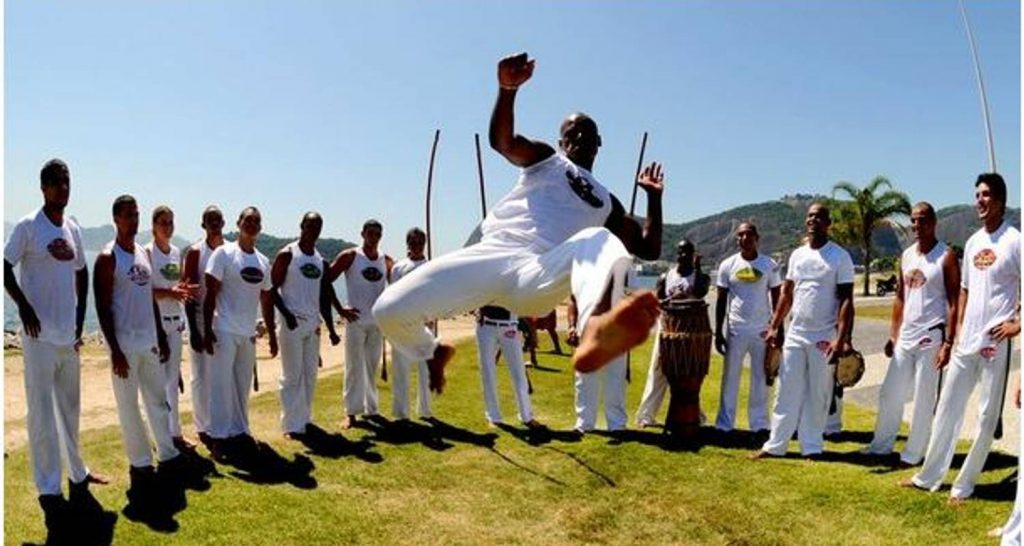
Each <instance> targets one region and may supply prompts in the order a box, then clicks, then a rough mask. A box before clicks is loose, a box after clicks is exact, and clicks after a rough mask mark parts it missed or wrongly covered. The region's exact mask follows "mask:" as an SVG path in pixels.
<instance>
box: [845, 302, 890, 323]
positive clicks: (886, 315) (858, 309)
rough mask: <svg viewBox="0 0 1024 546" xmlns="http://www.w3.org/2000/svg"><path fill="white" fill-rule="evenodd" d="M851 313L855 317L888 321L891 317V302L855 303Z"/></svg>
mask: <svg viewBox="0 0 1024 546" xmlns="http://www.w3.org/2000/svg"><path fill="white" fill-rule="evenodd" d="M853 314H854V315H855V316H856V317H857V318H866V319H874V320H884V321H886V322H888V321H889V320H890V319H891V318H892V304H887V305H855V306H854V308H853Z"/></svg>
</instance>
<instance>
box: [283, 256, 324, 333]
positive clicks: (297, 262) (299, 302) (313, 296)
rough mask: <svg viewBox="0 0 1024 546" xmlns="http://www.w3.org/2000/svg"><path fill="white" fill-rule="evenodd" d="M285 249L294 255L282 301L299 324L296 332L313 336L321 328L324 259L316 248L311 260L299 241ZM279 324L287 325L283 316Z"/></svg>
mask: <svg viewBox="0 0 1024 546" xmlns="http://www.w3.org/2000/svg"><path fill="white" fill-rule="evenodd" d="M285 248H287V249H288V250H289V251H290V252H291V254H292V261H291V263H289V264H288V274H287V275H285V278H284V284H282V285H281V290H280V294H281V299H282V300H284V305H285V307H287V308H288V310H289V311H291V312H292V314H293V315H295V318H296V319H297V320H298V323H299V326H298V328H297V329H296V331H299V332H310V331H312V330H314V329H315V328H316V327H317V326H319V325H320V282H321V278H322V277H323V275H324V259H323V257H321V256H320V252H318V251H317V250H316V247H314V248H313V255H312V256H307V255H306V254H305V253H303V252H302V249H301V248H299V242H298V241H294V242H292V243H289V244H288V246H287V247H285ZM278 322H279V323H280V324H284V318H283V317H280V313H279V314H278ZM286 328H287V326H286Z"/></svg>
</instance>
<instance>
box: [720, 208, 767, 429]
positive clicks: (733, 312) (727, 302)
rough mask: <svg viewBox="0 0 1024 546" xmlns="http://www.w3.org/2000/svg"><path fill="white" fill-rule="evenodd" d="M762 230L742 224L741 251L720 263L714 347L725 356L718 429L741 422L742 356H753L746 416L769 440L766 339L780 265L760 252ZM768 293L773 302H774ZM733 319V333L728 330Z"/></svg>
mask: <svg viewBox="0 0 1024 546" xmlns="http://www.w3.org/2000/svg"><path fill="white" fill-rule="evenodd" d="M758 239H759V236H758V233H757V226H755V225H754V224H752V223H750V222H743V223H742V224H740V225H739V227H738V228H737V229H736V243H737V244H738V245H739V247H740V251H739V252H738V253H736V254H733V255H732V256H729V257H728V258H726V259H725V260H723V261H722V263H721V264H719V265H718V282H717V285H718V299H717V301H716V304H715V347H716V348H717V349H718V352H719V353H721V354H722V355H723V356H724V357H725V366H724V369H723V370H722V391H721V396H720V399H719V406H718V417H717V418H716V419H715V428H717V429H718V430H721V431H725V432H728V431H731V430H732V429H733V425H734V423H735V421H736V398H737V395H738V394H739V389H740V372H741V371H742V369H743V357H744V356H745V355H747V354H749V355H750V398H749V400H748V402H747V418H748V421H749V424H750V430H751V431H753V432H755V433H758V435H761V436H763V437H765V439H767V438H766V437H767V433H768V427H769V426H770V423H769V421H768V385H767V383H766V382H765V376H764V366H763V363H764V354H765V343H764V338H765V336H766V335H768V323H769V321H771V318H772V311H773V310H774V309H775V307H776V306H777V304H778V301H779V286H781V285H782V279H780V278H779V265H778V264H777V263H775V260H773V259H771V258H770V257H768V256H766V255H764V254H761V253H759V252H758V251H757V242H758ZM769 294H770V295H771V301H770V302H769V298H768V296H769ZM727 316H728V318H729V322H728V332H726V329H725V328H724V327H723V323H724V322H725V318H726V317H727Z"/></svg>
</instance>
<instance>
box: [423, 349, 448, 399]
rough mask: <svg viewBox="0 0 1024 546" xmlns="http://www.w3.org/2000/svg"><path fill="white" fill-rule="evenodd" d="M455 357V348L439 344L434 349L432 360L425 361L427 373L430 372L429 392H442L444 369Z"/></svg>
mask: <svg viewBox="0 0 1024 546" xmlns="http://www.w3.org/2000/svg"><path fill="white" fill-rule="evenodd" d="M453 356H455V347H452V346H451V345H445V344H443V343H442V344H440V345H438V346H437V348H436V349H434V358H431V359H430V360H427V371H429V372H430V390H431V391H434V392H436V393H437V394H441V391H443V390H444V384H445V379H444V367H445V366H447V365H448V362H450V361H451V359H452V357H453Z"/></svg>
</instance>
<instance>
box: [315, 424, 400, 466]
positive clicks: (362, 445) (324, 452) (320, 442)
mask: <svg viewBox="0 0 1024 546" xmlns="http://www.w3.org/2000/svg"><path fill="white" fill-rule="evenodd" d="M296 440H297V441H298V442H299V443H301V444H302V445H303V446H305V447H306V449H307V453H308V454H310V455H316V456H319V457H326V458H329V459H340V458H342V457H355V458H356V459H359V460H360V461H364V462H367V463H373V464H377V463H381V462H383V461H384V457H383V456H382V455H381V454H380V453H377V452H375V451H370V450H371V449H373V447H374V444H373V442H371V441H369V440H367V439H365V438H363V439H360V440H359V441H356V442H353V441H352V440H349V439H348V438H345V437H344V436H342V435H341V434H339V433H330V432H327V431H326V430H324V429H322V428H320V427H318V426H316V425H314V424H308V425H306V432H305V433H304V434H302V435H301V436H298V437H297V438H296Z"/></svg>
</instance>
